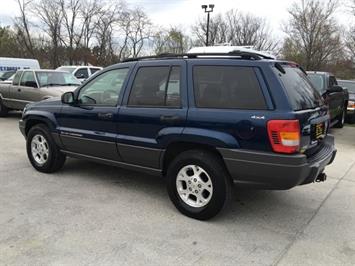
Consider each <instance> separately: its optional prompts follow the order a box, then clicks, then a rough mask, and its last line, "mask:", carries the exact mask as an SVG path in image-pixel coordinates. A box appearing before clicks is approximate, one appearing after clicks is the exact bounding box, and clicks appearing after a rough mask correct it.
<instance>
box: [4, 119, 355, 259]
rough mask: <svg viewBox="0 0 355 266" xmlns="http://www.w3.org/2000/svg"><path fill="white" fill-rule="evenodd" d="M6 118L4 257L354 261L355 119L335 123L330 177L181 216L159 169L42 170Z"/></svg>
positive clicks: (71, 164) (75, 163) (70, 166)
mask: <svg viewBox="0 0 355 266" xmlns="http://www.w3.org/2000/svg"><path fill="white" fill-rule="evenodd" d="M18 120H19V114H12V115H11V116H10V117H8V118H0V265H113V264H115V265H142V264H146V265H191V264H197V265H252V264H253V265H354V264H355V207H354V205H355V127H345V128H343V129H336V130H335V129H334V130H332V133H333V134H334V135H335V136H336V146H337V149H338V155H337V158H336V160H335V162H334V164H333V165H331V166H329V167H328V168H327V170H326V172H327V174H328V180H327V181H326V182H324V183H319V184H318V183H317V184H310V185H306V186H301V187H297V188H294V189H291V190H289V191H257V190H240V189H238V188H235V189H234V190H233V200H232V202H231V204H230V205H229V207H228V208H227V209H226V210H225V211H224V212H223V213H222V214H221V215H219V216H218V217H216V218H214V219H212V220H210V221H207V222H201V221H196V220H193V219H190V218H187V217H185V216H183V215H181V214H180V213H179V212H177V210H176V209H175V208H174V206H173V205H172V203H171V202H170V201H169V199H168V195H167V192H166V190H165V183H164V180H163V179H162V178H155V177H150V176H146V175H144V174H140V173H135V172H129V171H126V170H122V169H119V168H115V167H108V166H104V165H99V164H94V163H89V162H86V161H80V160H75V159H69V160H68V161H67V163H66V165H65V167H64V168H63V169H62V170H61V171H60V172H58V173H56V174H49V175H48V174H42V173H39V172H36V171H35V170H34V169H33V168H32V167H31V165H30V164H29V162H28V160H27V156H26V153H25V141H24V138H23V137H22V135H21V134H20V132H19V130H18Z"/></svg>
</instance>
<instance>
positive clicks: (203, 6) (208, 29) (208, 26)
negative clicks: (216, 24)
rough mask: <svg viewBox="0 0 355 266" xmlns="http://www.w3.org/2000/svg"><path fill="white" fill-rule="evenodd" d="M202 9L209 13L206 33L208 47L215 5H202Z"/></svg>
mask: <svg viewBox="0 0 355 266" xmlns="http://www.w3.org/2000/svg"><path fill="white" fill-rule="evenodd" d="M201 7H202V9H204V10H205V13H207V31H206V46H208V37H209V32H210V13H211V12H213V8H214V5H208V6H207V5H202V6H201Z"/></svg>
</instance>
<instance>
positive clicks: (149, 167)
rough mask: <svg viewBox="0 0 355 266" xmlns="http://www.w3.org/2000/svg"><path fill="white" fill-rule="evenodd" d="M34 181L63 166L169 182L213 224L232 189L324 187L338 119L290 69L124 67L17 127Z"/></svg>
mask: <svg viewBox="0 0 355 266" xmlns="http://www.w3.org/2000/svg"><path fill="white" fill-rule="evenodd" d="M19 127H20V130H21V132H22V134H23V135H24V136H25V138H26V140H27V154H28V158H29V160H30V162H31V164H32V165H33V167H34V168H35V169H37V170H38V171H40V172H45V173H51V172H55V171H57V170H59V169H60V168H61V167H62V166H63V165H64V162H65V159H66V156H69V157H76V158H82V159H87V160H92V161H95V162H100V163H105V164H109V165H116V166H120V167H124V168H128V169H134V170H138V171H142V172H144V173H147V174H154V175H162V176H164V177H166V179H167V189H168V192H169V196H170V199H171V200H172V202H173V203H174V204H175V206H176V207H177V209H178V210H179V211H180V212H182V213H183V214H185V215H187V216H190V217H193V218H196V219H201V220H204V219H209V218H211V217H213V216H215V215H216V214H217V213H218V212H219V211H220V210H221V209H222V207H223V206H224V205H225V203H226V202H227V199H228V196H229V195H230V193H231V184H232V183H235V184H236V185H237V186H240V187H243V186H244V187H254V188H263V189H290V188H292V187H294V186H297V185H302V184H308V183H312V182H315V181H324V180H325V178H326V176H325V173H324V169H325V167H326V166H327V165H328V164H330V163H331V162H332V161H333V159H334V157H335V154H336V150H335V148H334V137H333V136H332V135H330V134H328V129H329V110H328V107H327V106H326V105H325V103H324V101H323V99H322V98H321V96H320V95H319V93H317V92H316V91H315V89H314V87H313V86H312V85H311V83H310V81H309V79H308V78H307V77H306V75H305V73H304V72H302V70H301V69H300V68H299V67H298V66H297V65H295V64H293V63H288V62H284V61H277V60H270V59H269V57H267V56H263V55H260V54H255V53H250V52H241V51H235V52H231V53H227V54H224V55H219V56H216V55H215V54H213V55H209V54H186V55H185V56H181V55H180V56H177V55H176V56H174V55H167V56H166V57H164V56H160V57H159V56H158V57H155V58H151V57H148V58H141V59H132V61H130V60H127V61H125V62H124V63H120V64H116V65H113V66H111V67H108V68H106V69H104V70H103V71H101V72H100V73H99V74H97V75H95V76H94V77H92V78H90V79H89V80H88V81H87V82H85V83H84V84H83V85H81V86H80V87H79V88H78V89H76V90H75V91H74V92H67V93H64V94H63V95H62V97H61V99H49V100H47V101H43V102H40V103H35V104H30V105H28V106H27V107H26V110H25V111H24V112H23V116H22V120H21V121H20V123H19Z"/></svg>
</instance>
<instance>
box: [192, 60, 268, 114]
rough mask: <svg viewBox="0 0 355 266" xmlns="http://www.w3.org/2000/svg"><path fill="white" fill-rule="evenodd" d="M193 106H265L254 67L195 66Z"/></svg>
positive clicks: (240, 107)
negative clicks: (194, 103)
mask: <svg viewBox="0 0 355 266" xmlns="http://www.w3.org/2000/svg"><path fill="white" fill-rule="evenodd" d="M193 78H194V92H195V99H196V100H195V101H196V106H197V107H201V108H220V109H255V110H259V109H267V108H266V103H265V99H264V95H263V93H262V90H261V88H260V85H259V81H258V79H257V77H256V74H255V71H254V68H253V67H239V66H195V67H194V69H193Z"/></svg>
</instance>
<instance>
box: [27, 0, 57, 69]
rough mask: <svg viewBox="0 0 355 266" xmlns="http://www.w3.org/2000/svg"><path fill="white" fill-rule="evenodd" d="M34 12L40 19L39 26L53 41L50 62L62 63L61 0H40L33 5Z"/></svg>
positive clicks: (53, 64) (52, 64)
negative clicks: (60, 56)
mask: <svg viewBox="0 0 355 266" xmlns="http://www.w3.org/2000/svg"><path fill="white" fill-rule="evenodd" d="M33 12H34V13H35V14H36V15H37V16H38V18H39V19H40V25H39V27H40V28H41V29H42V30H43V31H44V32H45V33H46V34H47V35H48V37H49V40H50V43H51V53H50V64H51V66H52V67H54V68H55V67H58V66H59V65H60V62H61V60H60V58H59V53H60V49H61V45H60V44H61V39H62V37H61V30H62V21H63V11H62V8H61V4H60V2H59V0H40V1H39V2H38V3H36V4H35V5H34V6H33Z"/></svg>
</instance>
